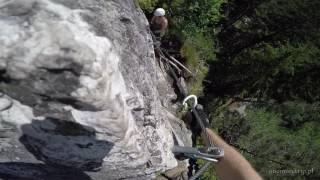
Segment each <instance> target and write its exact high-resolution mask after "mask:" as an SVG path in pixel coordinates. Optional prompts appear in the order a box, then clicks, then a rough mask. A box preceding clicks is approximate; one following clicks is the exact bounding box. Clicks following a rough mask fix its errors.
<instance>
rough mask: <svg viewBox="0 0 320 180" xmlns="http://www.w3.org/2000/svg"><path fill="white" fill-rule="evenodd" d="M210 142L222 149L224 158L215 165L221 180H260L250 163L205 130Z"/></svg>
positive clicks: (210, 131) (209, 131)
mask: <svg viewBox="0 0 320 180" xmlns="http://www.w3.org/2000/svg"><path fill="white" fill-rule="evenodd" d="M207 132H208V134H209V137H210V138H211V139H212V142H213V143H214V144H215V145H216V146H218V147H221V148H223V149H224V157H223V158H221V159H219V162H218V163H216V164H215V169H216V172H217V175H218V177H219V178H220V179H221V180H229V179H230V180H234V179H239V180H261V179H262V178H261V176H260V175H259V174H258V173H257V172H256V171H255V170H254V169H253V167H252V166H251V165H250V163H249V162H248V161H247V160H246V159H245V158H244V157H243V156H242V155H241V154H240V153H239V152H237V151H236V150H235V149H234V148H233V147H231V146H230V145H228V144H227V143H226V142H224V141H223V140H222V139H221V138H220V137H219V136H218V135H216V134H215V133H214V132H213V131H212V130H210V129H207Z"/></svg>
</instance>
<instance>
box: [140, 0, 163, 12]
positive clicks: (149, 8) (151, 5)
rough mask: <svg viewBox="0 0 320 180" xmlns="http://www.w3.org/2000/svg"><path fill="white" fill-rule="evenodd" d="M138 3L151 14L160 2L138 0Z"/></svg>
mask: <svg viewBox="0 0 320 180" xmlns="http://www.w3.org/2000/svg"><path fill="white" fill-rule="evenodd" d="M136 1H138V3H139V5H140V7H141V8H142V9H143V10H145V11H147V12H148V13H151V12H152V11H153V10H154V9H155V6H156V4H157V2H158V0H136Z"/></svg>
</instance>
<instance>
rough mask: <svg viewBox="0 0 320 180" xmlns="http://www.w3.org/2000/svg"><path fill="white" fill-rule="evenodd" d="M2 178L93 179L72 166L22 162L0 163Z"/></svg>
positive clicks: (15, 179)
mask: <svg viewBox="0 0 320 180" xmlns="http://www.w3.org/2000/svg"><path fill="white" fill-rule="evenodd" d="M0 178H1V179H3V180H35V179H36V180H42V179H43V180H67V179H68V180H91V178H90V177H89V176H88V175H87V174H85V173H84V172H82V171H80V170H77V169H73V168H70V167H67V168H66V167H53V166H48V165H45V164H33V163H22V162H6V163H0Z"/></svg>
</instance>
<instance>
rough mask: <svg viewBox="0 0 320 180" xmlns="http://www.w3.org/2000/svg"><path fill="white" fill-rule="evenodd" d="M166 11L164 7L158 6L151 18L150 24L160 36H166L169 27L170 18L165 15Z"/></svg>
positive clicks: (156, 34)
mask: <svg viewBox="0 0 320 180" xmlns="http://www.w3.org/2000/svg"><path fill="white" fill-rule="evenodd" d="M165 14H166V11H165V10H164V9H163V8H157V9H156V10H155V11H154V13H153V17H152V19H151V22H150V25H151V30H152V32H153V34H154V35H155V36H156V37H157V38H160V39H161V37H163V36H164V34H165V33H166V30H167V28H168V20H167V18H166V17H165Z"/></svg>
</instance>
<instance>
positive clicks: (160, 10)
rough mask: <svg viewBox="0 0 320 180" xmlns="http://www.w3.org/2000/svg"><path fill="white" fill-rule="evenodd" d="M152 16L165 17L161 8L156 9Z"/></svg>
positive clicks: (164, 12)
mask: <svg viewBox="0 0 320 180" xmlns="http://www.w3.org/2000/svg"><path fill="white" fill-rule="evenodd" d="M153 14H154V15H155V16H164V15H166V11H165V10H164V9H163V8H157V9H156V10H155V11H154V13H153Z"/></svg>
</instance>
